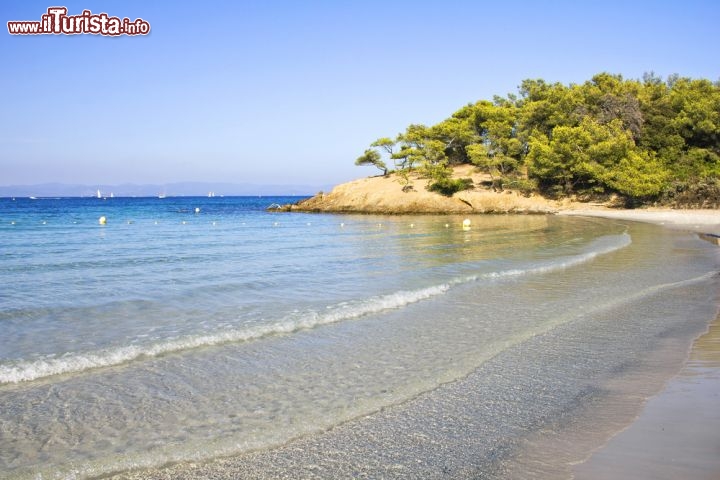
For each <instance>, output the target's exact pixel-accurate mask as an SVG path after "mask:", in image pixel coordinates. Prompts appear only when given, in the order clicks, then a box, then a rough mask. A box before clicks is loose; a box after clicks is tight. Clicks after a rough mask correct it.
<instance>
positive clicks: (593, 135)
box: [355, 73, 720, 207]
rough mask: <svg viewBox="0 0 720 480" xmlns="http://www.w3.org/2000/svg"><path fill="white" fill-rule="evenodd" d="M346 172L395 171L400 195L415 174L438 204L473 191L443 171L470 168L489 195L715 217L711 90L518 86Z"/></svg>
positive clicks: (599, 79) (702, 83)
mask: <svg viewBox="0 0 720 480" xmlns="http://www.w3.org/2000/svg"><path fill="white" fill-rule="evenodd" d="M390 162H391V163H390ZM355 163H356V164H357V165H374V166H376V167H378V168H379V169H380V170H382V172H383V174H384V175H387V174H388V173H389V171H390V170H394V171H396V172H397V173H398V175H399V178H400V179H401V183H402V182H403V180H402V179H404V182H406V183H405V185H404V186H405V187H408V183H409V176H408V172H410V171H413V170H415V171H416V172H419V173H421V174H422V175H424V176H426V177H428V178H430V179H431V182H430V188H431V189H434V190H436V191H438V192H440V193H443V194H446V195H451V194H452V193H453V192H455V191H458V190H462V189H465V188H472V182H471V181H468V180H469V179H454V178H451V173H452V169H451V167H452V166H453V165H459V164H473V165H476V166H477V167H478V168H480V169H482V170H483V171H485V172H487V173H489V174H490V175H491V178H492V179H493V180H492V184H493V187H494V188H503V187H505V188H515V189H518V190H520V191H523V192H525V193H530V192H533V191H541V192H542V193H544V194H546V195H552V196H564V195H578V196H580V197H582V196H585V197H588V198H589V197H592V196H600V195H608V194H615V195H618V196H620V197H621V198H624V199H625V200H626V202H627V203H629V204H639V203H650V202H656V203H663V204H668V205H677V206H679V205H685V206H706V207H707V206H715V207H717V206H718V204H719V203H720V81H718V82H715V83H713V82H711V81H709V80H704V79H700V80H694V79H690V78H682V77H679V76H677V75H673V76H670V77H669V78H668V79H667V80H665V81H663V80H662V79H660V78H659V77H657V76H655V75H654V74H646V75H645V76H644V77H643V79H642V80H625V79H623V78H622V76H621V75H611V74H607V73H601V74H598V75H595V76H594V77H593V78H592V79H591V80H590V81H587V82H585V83H583V84H581V85H575V84H571V85H569V86H565V85H562V84H559V83H554V84H550V83H546V82H545V81H543V80H525V81H523V82H522V85H521V86H520V87H519V95H514V94H510V95H508V96H507V97H505V98H503V97H497V96H496V97H495V98H494V99H493V101H487V100H481V101H479V102H477V103H475V104H468V105H466V106H464V107H463V108H461V109H460V110H458V111H457V112H455V113H454V114H453V115H452V116H451V117H450V118H448V119H446V120H443V121H442V122H440V123H438V124H437V125H433V126H430V127H428V126H425V125H410V126H408V127H407V129H406V131H405V132H404V133H401V134H399V135H398V136H397V137H396V138H395V139H390V138H380V139H378V140H377V141H375V142H373V143H372V144H371V145H370V148H369V149H368V150H366V151H365V153H364V154H363V155H362V156H360V157H359V158H358V159H357V160H356V162H355ZM388 164H390V165H392V166H393V167H394V168H388Z"/></svg>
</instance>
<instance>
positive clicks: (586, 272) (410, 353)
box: [0, 197, 720, 478]
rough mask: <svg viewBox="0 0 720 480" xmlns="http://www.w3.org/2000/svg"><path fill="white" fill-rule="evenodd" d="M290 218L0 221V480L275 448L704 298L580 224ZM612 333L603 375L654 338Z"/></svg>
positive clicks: (151, 203)
mask: <svg viewBox="0 0 720 480" xmlns="http://www.w3.org/2000/svg"><path fill="white" fill-rule="evenodd" d="M290 200H292V199H279V198H270V197H268V198H218V197H215V198H166V199H156V198H149V199H107V200H99V199H83V200H81V199H60V200H52V199H39V200H29V199H17V200H15V201H13V200H10V199H0V259H1V263H0V284H2V285H3V288H2V290H1V291H0V332H2V334H1V337H0V404H2V405H3V408H2V410H0V435H1V436H0V471H2V472H5V473H4V475H6V476H7V477H8V478H15V477H17V478H26V477H27V478H34V477H36V476H37V475H38V474H42V475H43V478H55V477H57V478H64V477H67V476H71V475H78V476H80V477H87V476H94V475H101V474H104V473H107V472H113V471H122V470H124V469H129V468H134V467H138V466H155V465H162V464H164V463H167V462H170V461H182V460H189V459H206V458H211V457H215V456H220V455H229V454H236V453H240V452H243V451H247V450H250V449H257V448H263V447H268V446H272V445H278V444H282V443H284V442H287V441H288V440H290V439H292V438H296V437H298V436H302V435H305V434H308V433H311V432H316V431H319V430H322V429H326V428H329V427H331V426H334V425H337V424H340V423H342V422H345V421H347V420H349V419H352V418H356V417H359V416H361V415H365V414H367V413H371V412H375V411H378V410H379V409H382V408H383V407H387V406H390V405H395V404H399V403H402V402H405V401H407V400H409V399H412V398H414V397H416V396H417V395H419V394H421V393H423V392H428V391H431V390H433V389H435V388H437V387H438V386H439V385H442V384H445V383H447V382H451V381H454V380H457V379H460V378H464V377H466V376H467V375H469V374H470V373H471V372H475V371H477V369H479V368H480V367H482V366H484V365H488V364H489V363H488V362H490V361H491V360H492V361H493V362H497V361H498V359H499V358H502V357H503V355H508V353H509V352H511V351H515V350H517V349H518V348H520V346H523V345H525V346H526V347H524V348H528V347H527V345H531V344H532V340H533V339H536V338H538V335H541V334H546V333H548V332H555V331H562V329H563V328H570V327H569V326H573V328H574V330H572V332H573V334H572V335H573V341H576V342H580V343H582V341H583V337H582V335H583V332H586V331H588V330H587V328H588V326H589V325H594V326H596V325H597V324H596V323H592V322H595V320H597V319H599V318H601V317H602V316H603V315H606V316H607V315H610V314H612V315H616V314H617V313H616V312H622V311H623V310H627V311H629V310H632V309H633V308H634V309H638V308H640V309H641V310H643V311H645V312H647V311H652V308H650V310H648V308H649V307H647V306H648V305H649V306H651V305H653V304H656V303H658V302H657V301H656V299H657V298H658V297H662V298H670V297H671V296H672V295H673V294H676V293H677V292H678V291H683V289H693V288H694V287H695V286H701V287H703V288H710V290H712V287H708V285H712V282H715V280H716V278H715V277H716V273H717V270H718V268H717V267H718V263H720V262H719V259H718V256H717V249H716V248H715V249H714V248H713V247H712V246H711V245H709V244H707V243H705V242H702V241H700V240H698V239H697V238H696V237H694V236H691V235H687V234H676V233H667V232H663V233H659V232H661V230H660V229H659V228H657V227H653V226H645V225H624V224H622V223H618V222H611V221H605V220H597V219H583V218H561V217H552V216H477V217H471V218H472V221H473V225H472V227H471V228H470V229H463V228H462V218H461V217H452V216H417V217H413V216H398V217H388V216H349V215H305V214H281V213H268V212H266V211H265V210H264V209H265V207H267V206H268V205H270V204H271V203H285V202H287V201H290ZM196 208H199V209H200V210H199V213H195V209H196ZM101 215H102V216H105V217H107V219H108V222H107V224H106V225H99V224H98V221H97V219H98V217H100V216H101ZM676 296H677V297H678V298H677V299H676V300H674V302H673V305H676V306H677V307H678V308H680V309H682V302H683V301H684V300H683V299H684V298H687V301H688V302H692V303H693V305H694V304H697V302H698V300H697V298H695V297H693V296H690V295H686V296H683V295H676ZM702 298H704V299H705V300H703V302H704V304H707V305H708V308H710V309H712V308H714V307H713V306H714V302H715V301H716V299H715V298H711V296H710V295H705V297H702ZM663 308H665V307H663ZM631 317H632V319H633V322H632V323H627V324H625V322H622V323H621V324H619V325H613V328H618V327H619V328H624V327H625V325H627V331H628V335H627V336H625V337H623V338H614V340H613V341H612V342H609V343H608V346H607V348H608V349H610V353H611V354H615V355H617V356H618V358H619V359H620V360H622V358H623V357H622V355H626V356H627V358H628V359H630V353H629V352H630V351H631V350H632V349H628V346H629V345H634V346H635V347H636V346H637V345H638V344H639V343H642V342H645V343H647V342H646V341H645V340H644V339H643V333H642V332H643V331H645V332H647V331H650V330H648V329H651V328H656V329H658V328H659V327H658V325H659V324H662V322H659V321H658V318H660V317H662V312H661V311H654V312H653V315H649V317H648V318H646V319H642V318H640V317H641V316H640V315H631ZM673 318H674V317H673ZM709 320H710V318H708V319H707V321H709ZM674 321H675V322H676V321H677V320H674ZM702 321H704V320H702V319H700V320H698V319H697V318H695V317H693V318H691V319H687V320H682V319H680V320H679V323H677V324H673V328H674V329H676V330H678V331H680V332H686V331H694V330H695V329H698V328H700V325H701V323H702ZM643 322H646V323H647V325H646V324H644V323H643ZM663 325H665V324H663ZM574 326H577V328H575V327H574ZM644 328H647V329H645V330H643V329H644ZM668 328H669V327H668ZM666 330H668V329H667V328H666V329H665V330H662V329H660V330H658V331H660V332H664V331H666ZM578 336H579V337H578ZM565 346H566V345H565ZM635 347H633V348H635ZM638 348H640V347H638ZM642 348H650V346H647V347H642ZM558 351H559V350H558ZM544 354H545V355H547V352H544ZM558 355H560V354H559V353H558ZM563 355H565V354H563ZM540 357H541V356H540V355H538V358H540ZM562 358H566V357H560V360H559V362H560V363H562ZM568 358H569V357H568ZM567 361H568V362H569V361H570V360H569V359H568V360H567ZM578 361H579V360H578V359H576V358H574V359H572V362H576V364H577V362H578ZM543 362H544V363H540V364H539V365H537V368H540V369H541V368H542V365H548V364H549V362H548V360H547V359H545V360H543ZM583 362H585V363H583ZM594 362H596V359H593V358H586V359H581V361H580V364H577V368H578V369H580V368H582V369H586V370H587V371H588V372H590V373H588V375H591V374H592V372H593V371H595V372H600V371H601V369H599V368H597V367H596V366H594ZM553 368H556V369H557V368H559V367H557V366H555V367H553ZM573 368H576V367H575V364H573ZM602 374H603V375H605V374H607V372H603V373H602ZM518 375H519V374H518ZM518 378H519V377H518ZM509 380H510V381H512V373H510V374H509ZM568 381H569V382H573V381H574V382H576V384H577V382H585V381H586V379H585V378H576V379H574V380H573V379H572V378H570V379H569V380H568ZM571 390H572V389H568V390H567V391H568V392H570V391H571ZM557 392H558V393H557V395H558V398H554V399H551V400H549V401H552V402H556V403H557V402H560V404H561V403H562V402H563V401H567V399H564V398H561V397H562V395H564V394H563V393H562V392H563V389H558V390H557ZM567 395H570V393H568V394H567ZM523 401H526V402H537V401H538V399H537V398H532V397H531V396H528V398H527V399H525V400H523ZM529 411H534V410H533V409H527V410H526V411H522V415H527V414H528V413H527V412H529ZM505 414H506V412H501V411H497V412H495V413H494V415H495V416H493V415H490V416H489V419H488V420H487V422H489V423H490V424H493V422H496V424H495V425H501V423H502V421H503V420H502V418H503V415H505ZM542 414H543V415H547V412H545V413H542ZM518 415H520V413H518ZM538 415H541V413H538ZM493 419H494V420H493Z"/></svg>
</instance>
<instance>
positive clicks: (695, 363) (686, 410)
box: [561, 209, 720, 480]
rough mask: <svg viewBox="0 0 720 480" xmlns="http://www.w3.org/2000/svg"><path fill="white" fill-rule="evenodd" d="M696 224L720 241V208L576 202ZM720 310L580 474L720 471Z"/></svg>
mask: <svg viewBox="0 0 720 480" xmlns="http://www.w3.org/2000/svg"><path fill="white" fill-rule="evenodd" d="M561 214H564V215H580V216H595V217H603V218H613V219H619V220H631V221H640V222H647V223H655V224H658V225H664V226H666V227H669V228H678V229H683V230H690V231H694V232H697V233H699V234H700V237H701V238H703V239H704V240H706V241H709V242H711V243H714V244H716V245H720V241H719V240H720V237H718V235H720V212H718V210H620V211H612V210H603V209H598V210H574V211H565V212H562V213H561ZM718 432H720V317H718V319H716V320H715V322H714V323H713V324H711V325H710V327H709V330H708V332H707V333H706V334H705V335H703V336H701V337H700V338H698V339H697V340H696V341H695V343H694V345H693V347H692V350H691V352H690V355H689V359H688V361H687V362H686V364H685V366H684V367H683V369H682V371H681V372H680V373H679V374H678V375H677V376H675V377H674V378H673V379H671V380H670V381H669V382H668V384H667V385H666V387H665V388H664V389H663V391H662V392H660V393H659V394H658V395H657V396H654V397H653V398H651V399H650V400H649V401H648V402H647V404H646V405H645V407H644V408H643V410H642V413H641V414H640V415H639V417H638V418H637V420H636V421H634V422H633V423H632V424H631V425H630V426H629V427H628V428H627V429H625V430H623V431H622V432H620V433H619V434H618V435H616V436H615V437H613V438H612V439H611V440H610V441H609V442H608V443H607V444H606V445H605V446H604V447H602V448H601V449H599V450H598V451H596V452H595V453H594V454H593V455H592V456H591V457H590V458H589V459H588V460H586V461H585V462H583V463H581V464H579V465H577V466H576V467H575V468H574V469H573V474H574V478H577V479H582V480H585V479H587V480H610V479H648V480H649V479H667V480H671V479H689V478H693V479H708V480H710V479H718V478H720V433H718Z"/></svg>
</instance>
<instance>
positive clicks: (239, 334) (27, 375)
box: [0, 284, 450, 384]
mask: <svg viewBox="0 0 720 480" xmlns="http://www.w3.org/2000/svg"><path fill="white" fill-rule="evenodd" d="M449 289H450V285H449V284H442V285H437V286H432V287H428V288H423V289H418V290H411V291H399V292H395V293H392V294H389V295H382V296H378V297H372V298H370V299H367V300H364V301H360V302H351V303H346V304H342V305H339V306H336V307H333V308H330V309H329V310H328V311H326V312H323V313H318V312H308V313H305V314H301V315H294V316H292V317H288V318H285V319H283V320H281V321H278V322H275V323H269V324H267V325H258V326H254V327H249V328H242V329H233V330H227V331H223V332H217V333H213V334H208V335H194V336H187V337H182V338H177V339H170V340H166V341H162V342H159V343H156V344H152V345H145V346H141V345H129V346H124V347H116V348H111V349H104V350H98V351H95V352H86V353H71V354H67V355H65V356H63V357H61V358H47V359H42V360H34V361H20V362H17V363H15V364H6V365H0V384H4V383H19V382H27V381H32V380H38V379H41V378H46V377H51V376H54V375H63V374H70V373H79V372H83V371H87V370H91V369H96V368H103V367H112V366H117V365H122V364H124V363H128V362H131V361H133V360H137V359H139V358H141V357H157V356H160V355H163V354H168V353H174V352H180V351H184V350H190V349H195V348H200V347H209V346H214V345H221V344H225V343H237V342H245V341H251V340H257V339H260V338H263V337H267V336H270V335H279V334H286V333H292V332H295V331H298V330H307V329H310V328H314V327H318V326H320V325H327V324H331V323H336V322H340V321H343V320H350V319H353V318H358V317H362V316H365V315H370V314H373V313H379V312H382V311H385V310H390V309H396V308H401V307H403V306H405V305H409V304H411V303H415V302H419V301H422V300H425V299H428V298H431V297H434V296H437V295H442V294H444V293H445V292H447V291H448V290H449Z"/></svg>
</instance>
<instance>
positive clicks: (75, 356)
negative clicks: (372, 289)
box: [0, 233, 631, 384]
mask: <svg viewBox="0 0 720 480" xmlns="http://www.w3.org/2000/svg"><path fill="white" fill-rule="evenodd" d="M630 243H631V238H630V235H628V234H627V233H625V234H622V235H613V236H607V237H601V238H599V239H598V240H596V241H595V242H593V243H592V244H591V245H590V247H589V251H587V252H585V253H582V254H578V255H574V256H570V257H564V258H561V259H559V260H558V259H555V260H552V261H549V262H547V263H544V264H540V265H535V266H532V267H529V268H527V269H509V270H502V271H497V272H488V273H485V274H482V275H473V276H469V277H464V278H459V279H455V280H453V281H450V282H448V283H443V284H440V285H435V286H431V287H427V288H422V289H417V290H402V291H398V292H394V293H391V294H388V295H382V296H377V297H371V298H369V299H365V300H361V301H355V302H347V303H343V304H339V305H336V306H334V307H330V308H328V309H327V310H326V311H325V312H322V313H319V312H314V311H311V312H305V313H300V314H294V315H290V316H288V317H286V318H284V319H282V320H279V321H277V322H274V323H268V324H265V325H257V326H253V327H247V328H239V329H231V330H226V331H222V332H216V333H212V334H207V335H192V336H187V337H181V338H176V339H169V340H165V341H161V342H158V343H155V344H151V345H144V346H143V345H128V346H124V347H116V348H110V349H104V350H98V351H94V352H85V353H70V354H66V355H64V356H63V357H61V358H47V359H41V360H33V361H18V362H16V363H10V364H5V365H0V384H5V383H19V382H27V381H33V380H38V379H41V378H46V377H51V376H54V375H63V374H72V373H80V372H84V371H87V370H92V369H96V368H103V367H112V366H117V365H122V364H125V363H128V362H132V361H134V360H137V359H139V358H141V357H157V356H160V355H164V354H168V353H176V352H181V351H185V350H191V349H195V348H200V347H209V346H215V345H222V344H226V343H237V342H247V341H253V340H258V339H260V338H263V337H267V336H271V335H281V334H287V333H292V332H296V331H298V330H307V329H311V328H315V327H318V326H321V325H328V324H331V323H337V322H341V321H345V320H351V319H354V318H359V317H362V316H365V315H371V314H375V313H380V312H383V311H386V310H392V309H397V308H402V307H404V306H406V305H410V304H412V303H416V302H420V301H423V300H426V299H429V298H432V297H435V296H438V295H442V294H444V293H445V292H447V291H448V290H450V288H452V287H453V286H454V285H459V284H463V283H469V282H475V281H479V280H482V279H494V278H504V277H516V276H521V275H531V274H542V273H549V272H552V271H556V270H560V269H564V268H568V267H571V266H575V265H579V264H582V263H584V262H587V261H589V260H592V259H593V258H595V257H597V256H599V255H603V254H606V253H610V252H613V251H616V250H619V249H621V248H624V247H626V246H628V245H630Z"/></svg>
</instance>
